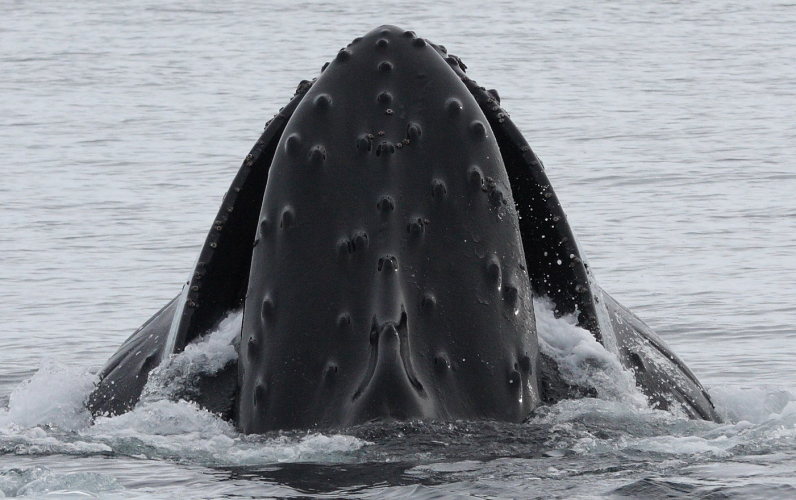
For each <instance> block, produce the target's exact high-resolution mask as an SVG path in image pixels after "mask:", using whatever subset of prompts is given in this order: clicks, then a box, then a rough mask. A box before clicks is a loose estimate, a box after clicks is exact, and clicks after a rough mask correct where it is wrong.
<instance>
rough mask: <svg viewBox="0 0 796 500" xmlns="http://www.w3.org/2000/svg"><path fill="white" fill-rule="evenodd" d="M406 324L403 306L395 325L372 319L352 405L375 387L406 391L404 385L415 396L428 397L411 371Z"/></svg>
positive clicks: (412, 370) (390, 322) (392, 322)
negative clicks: (366, 355)
mask: <svg viewBox="0 0 796 500" xmlns="http://www.w3.org/2000/svg"><path fill="white" fill-rule="evenodd" d="M407 323H408V317H407V314H406V308H404V306H401V318H400V320H399V321H398V323H397V324H396V323H395V322H394V321H387V322H384V323H379V321H378V319H377V318H376V316H375V315H374V316H373V321H372V322H371V327H370V358H369V359H368V367H367V370H366V371H365V376H364V377H363V378H362V382H361V383H360V385H359V387H358V388H357V390H356V392H354V395H353V397H352V398H351V401H357V400H358V399H359V398H360V397H361V396H362V395H363V394H364V393H365V391H366V390H367V389H368V388H369V387H371V386H373V385H374V384H387V385H392V386H396V388H400V387H401V386H404V387H405V386H406V382H408V385H409V386H411V387H412V388H413V389H414V392H415V393H416V394H417V395H419V396H421V397H422V398H426V397H427V396H426V391H425V389H424V388H423V384H421V383H420V381H419V380H418V379H417V376H416V375H415V371H414V368H413V367H412V359H411V352H410V349H409V335H408V328H407Z"/></svg>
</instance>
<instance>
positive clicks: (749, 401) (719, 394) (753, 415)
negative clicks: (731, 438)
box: [710, 385, 796, 424]
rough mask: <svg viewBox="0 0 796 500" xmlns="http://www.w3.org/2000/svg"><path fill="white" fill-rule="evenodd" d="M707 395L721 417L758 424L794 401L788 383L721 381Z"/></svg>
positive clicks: (794, 397)
mask: <svg viewBox="0 0 796 500" xmlns="http://www.w3.org/2000/svg"><path fill="white" fill-rule="evenodd" d="M710 398H711V399H712V400H713V403H714V404H715V405H716V410H717V411H718V412H719V415H721V417H722V419H724V420H725V421H727V422H737V423H740V422H741V421H747V422H751V423H754V424H759V423H762V422H765V421H766V420H769V419H771V418H772V416H775V415H779V414H781V413H783V412H784V411H785V409H786V408H788V407H789V405H792V404H793V403H794V402H796V392H795V391H794V390H793V389H792V388H788V387H776V386H757V387H743V386H732V385H724V386H718V387H712V388H711V389H710Z"/></svg>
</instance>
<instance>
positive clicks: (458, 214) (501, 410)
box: [88, 26, 720, 432]
mask: <svg viewBox="0 0 796 500" xmlns="http://www.w3.org/2000/svg"><path fill="white" fill-rule="evenodd" d="M407 44H410V45H407ZM429 49H430V50H429ZM441 60H444V61H445V63H446V64H447V65H448V67H449V70H448V71H445V69H444V68H443V66H441V65H440V61H441ZM349 63H350V64H349ZM383 63H388V64H383ZM374 65H375V68H376V71H374V70H373V68H374ZM464 70H465V66H464V64H463V63H462V62H461V61H460V60H459V59H458V58H457V57H455V56H451V55H448V54H447V52H446V51H445V49H444V47H442V46H436V45H434V44H432V43H431V42H428V41H427V40H422V39H418V38H417V37H416V36H415V35H414V33H412V32H405V31H403V30H400V29H398V28H395V27H390V26H385V27H380V28H377V29H376V30H374V31H372V32H371V33H370V34H368V35H367V36H366V37H364V38H359V39H356V40H355V41H354V43H352V44H351V45H349V47H348V48H347V49H346V50H345V51H343V52H341V53H340V54H339V55H338V57H337V59H336V60H335V62H333V63H332V64H331V65H330V66H329V67H328V68H327V70H326V72H324V73H323V75H322V77H321V78H320V79H319V80H318V83H317V85H318V86H317V87H313V83H312V82H306V81H305V82H302V83H301V84H300V85H299V88H298V90H297V92H296V95H295V96H294V98H293V99H292V100H291V101H290V102H289V103H288V104H287V105H286V106H285V107H284V108H283V109H281V110H280V112H279V113H278V114H277V115H276V116H275V117H274V119H272V120H270V121H269V123H268V124H266V129H265V131H264V132H263V134H262V136H261V137H260V139H259V140H258V141H257V143H256V144H255V146H254V148H252V150H251V152H250V153H249V155H247V157H246V159H245V160H244V162H243V165H242V166H241V168H240V171H239V172H238V174H237V175H236V177H235V179H234V180H233V182H232V185H231V186H230V189H229V190H228V191H227V194H226V196H225V198H224V202H223V203H222V205H221V207H220V208H219V212H218V215H217V216H216V218H215V219H214V221H213V224H212V226H211V228H210V231H209V232H208V236H207V239H206V241H205V244H204V245H203V247H202V249H201V251H200V255H199V258H198V259H197V263H196V265H195V266H194V267H193V268H192V270H191V273H190V278H189V281H188V283H187V284H186V286H185V287H184V289H183V293H182V294H181V295H179V296H178V297H177V298H175V299H174V300H172V301H171V302H169V303H168V304H167V305H166V306H165V307H164V308H163V309H162V310H161V311H160V312H158V313H157V314H155V315H154V316H153V317H152V318H151V319H150V320H149V321H147V322H146V323H145V324H144V325H143V326H142V327H141V328H139V329H138V330H137V331H136V333H134V334H133V335H132V336H131V337H130V338H129V339H128V340H127V341H126V342H125V343H124V344H123V345H122V346H121V347H120V349H119V351H118V352H117V353H116V354H114V356H112V357H111V359H110V360H109V361H108V362H107V363H106V365H105V367H103V369H102V370H101V371H100V374H99V379H100V380H99V382H98V384H97V387H96V389H95V391H94V392H93V393H92V394H91V395H90V397H89V401H88V407H89V409H90V410H91V411H92V413H93V414H95V415H97V414H105V415H114V414H119V413H123V412H125V411H129V410H130V409H132V408H133V407H134V406H135V404H136V403H137V402H138V400H139V397H140V394H141V392H142V389H143V387H144V385H145V383H146V381H147V377H148V374H149V372H150V371H151V370H152V368H154V367H155V366H157V365H158V364H159V363H161V362H162V361H163V360H166V359H168V357H169V356H171V355H172V354H175V353H178V352H180V351H182V350H183V349H184V347H185V345H186V344H188V343H190V342H193V341H197V340H200V339H201V338H202V336H203V335H204V334H206V333H207V332H208V331H212V329H213V328H214V327H215V326H216V325H217V324H218V323H219V322H220V321H221V320H222V319H223V318H224V317H225V316H226V315H227V314H228V313H229V312H231V311H234V310H236V309H237V308H239V307H240V305H241V304H243V303H244V300H245V303H246V313H245V319H244V326H243V331H242V334H241V338H240V339H239V340H240V342H239V344H238V345H239V354H240V359H239V362H238V363H230V364H229V365H227V366H226V367H224V369H223V370H221V371H220V372H219V373H217V374H215V375H202V376H201V378H200V379H199V380H198V381H196V386H195V390H194V391H193V392H190V393H187V394H184V395H181V396H180V397H185V398H188V399H192V400H195V401H197V402H198V403H199V404H200V405H202V406H203V407H205V408H207V409H209V410H210V411H213V412H215V413H217V414H219V415H221V416H223V417H224V418H227V419H231V420H236V421H237V422H238V424H239V426H240V427H241V429H242V430H244V431H245V432H263V431H265V430H269V429H277V428H311V427H315V428H319V427H320V428H330V427H344V426H347V425H352V424H356V423H359V422H364V421H368V420H373V419H378V418H394V419H408V418H434V419H443V420H447V419H454V418H475V419H480V418H494V419H499V420H508V421H518V420H522V418H524V417H525V416H527V415H528V413H529V412H530V411H532V409H533V407H535V406H536V404H538V402H539V400H540V399H541V401H542V402H543V403H547V404H551V403H555V402H557V401H559V400H561V399H563V398H572V397H589V396H596V395H597V394H596V392H595V391H594V390H593V389H592V388H588V387H585V388H584V387H576V386H570V385H568V384H567V383H566V381H564V380H563V379H562V378H561V376H560V374H559V372H558V368H557V366H556V364H555V361H553V360H552V359H551V358H549V357H547V356H546V355H544V354H543V353H540V352H538V351H537V347H536V333H535V329H534V325H533V323H534V319H533V315H532V311H533V309H532V307H531V300H530V296H531V294H533V295H534V296H546V297H548V298H549V299H550V300H551V301H552V303H553V304H554V306H555V309H556V313H557V315H561V316H563V315H567V314H576V315H577V319H578V324H579V325H580V326H581V327H583V328H586V329H588V330H589V331H591V333H592V334H593V335H594V337H595V338H596V339H597V340H598V341H600V342H601V343H602V344H603V346H604V347H605V348H606V350H608V351H609V352H611V353H613V354H615V355H616V356H617V357H618V359H619V361H620V362H621V363H622V365H623V366H624V367H625V368H627V369H629V370H632V371H633V372H634V374H635V377H636V382H637V384H638V386H639V387H640V388H641V389H642V391H643V392H644V393H645V394H646V395H647V397H648V398H649V400H650V403H651V404H652V406H653V407H655V408H660V409H670V408H672V407H679V408H681V409H682V410H684V411H685V413H686V414H688V415H689V416H690V417H692V418H702V419H706V420H714V421H719V420H720V418H719V416H718V414H717V413H716V410H715V408H714V407H713V404H712V402H711V401H710V397H709V395H708V393H707V391H705V389H704V388H703V387H702V385H701V384H700V383H699V381H698V380H697V379H696V377H695V376H694V374H693V373H691V371H690V370H689V369H688V367H687V366H686V365H685V363H683V361H682V360H681V359H680V358H678V357H677V356H676V355H675V354H674V352H673V351H672V350H671V349H670V348H669V347H668V346H666V344H665V343H664V342H663V341H662V340H661V339H660V338H659V337H658V336H657V335H656V334H655V333H654V332H653V331H652V330H651V329H650V328H649V327H648V326H647V325H646V324H644V323H643V321H641V320H640V319H639V318H638V317H636V316H635V315H634V314H633V313H632V312H631V311H629V310H628V309H627V308H625V307H623V306H622V305H621V304H619V303H618V302H617V301H616V300H615V299H613V297H611V296H610V295H609V294H608V293H606V292H605V291H603V290H602V289H601V288H600V287H599V286H598V285H597V283H596V280H595V279H594V277H593V276H592V274H591V272H590V270H589V267H588V264H587V263H586V259H585V257H584V256H583V254H582V252H581V250H580V248H579V246H578V244H577V242H576V240H575V237H574V233H573V231H572V229H571V228H570V226H569V223H568V221H567V217H566V214H565V213H564V211H563V208H562V207H561V205H560V203H559V201H558V198H557V196H556V194H555V192H554V190H553V187H552V185H551V184H550V181H549V179H548V177H547V175H546V173H545V171H544V167H543V165H542V163H541V161H540V160H539V158H538V157H537V156H536V155H535V154H534V152H533V151H532V149H531V148H530V146H529V145H528V143H527V142H526V141H525V138H524V137H523V136H522V133H521V132H520V131H519V130H518V129H517V127H516V126H515V125H514V124H513V122H512V121H511V119H510V117H509V115H508V113H507V112H506V111H505V110H504V109H503V108H502V107H501V105H500V97H499V96H498V93H497V91H495V90H486V89H485V88H484V87H480V86H479V85H478V84H477V83H476V82H475V81H474V80H472V79H471V78H469V77H468V76H467V75H466V74H465V71H464ZM451 74H453V77H451ZM413 76H414V78H412V77H413ZM462 84H463V85H464V86H462ZM310 89H311V91H310ZM463 89H464V91H463ZM451 97H453V98H455V99H456V100H457V101H449V98H451ZM474 103H475V105H474ZM299 106H301V109H299ZM478 108H480V113H479V112H478ZM294 111H298V112H299V113H297V115H296V119H295V121H293V119H292V117H293V113H294ZM382 112H383V114H382ZM475 122H480V124H482V125H483V127H481V126H480V125H477V124H475ZM379 132H383V135H379ZM482 136H483V137H482ZM352 148H353V149H352ZM272 165H273V166H274V172H271V167H272ZM462 169H464V172H465V173H466V177H465V178H464V179H462V177H461V173H462ZM266 182H267V188H266ZM264 194H265V199H264V200H263V195H264ZM515 204H516V210H515ZM261 206H262V214H261V213H260V207H261ZM490 217H491V219H490ZM402 228H403V230H404V231H405V233H402V231H401V230H402ZM468 231H469V232H468ZM518 235H519V236H518ZM518 238H519V241H520V242H521V244H519V243H518ZM252 249H254V251H252ZM330 252H332V255H330ZM484 283H487V284H491V287H490V286H486V287H484ZM473 295H474V296H475V299H476V301H477V306H476V305H475V303H473V300H472V299H473ZM512 308H513V309H512ZM511 312H516V313H517V314H516V315H515V316H514V317H512V316H511ZM330 325H331V326H330ZM474 356H475V357H474ZM474 359H475V360H476V361H473V360H474ZM280 366H281V368H280Z"/></svg>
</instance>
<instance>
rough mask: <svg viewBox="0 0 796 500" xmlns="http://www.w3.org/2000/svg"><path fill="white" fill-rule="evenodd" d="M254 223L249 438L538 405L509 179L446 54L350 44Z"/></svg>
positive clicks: (245, 330)
mask: <svg viewBox="0 0 796 500" xmlns="http://www.w3.org/2000/svg"><path fill="white" fill-rule="evenodd" d="M260 220H261V222H260V224H259V226H258V230H257V235H256V238H257V241H258V243H257V246H255V248H254V251H253V254H252V260H251V272H250V276H249V283H248V293H247V298H246V304H245V317H244V321H243V327H242V339H243V341H242V342H241V344H240V363H239V384H240V391H239V397H238V406H237V414H238V419H239V425H240V426H241V428H242V430H244V431H245V432H262V431H267V430H271V429H279V428H285V427H312V426H318V427H339V426H341V425H349V424H356V423H361V422H365V421H369V420H372V419H375V418H395V419H408V418H433V419H450V418H479V417H485V418H496V419H500V420H513V421H520V420H522V419H523V418H525V417H526V416H527V415H528V413H529V412H530V411H531V410H532V409H533V408H534V407H535V406H536V405H537V404H538V403H539V401H540V398H539V396H538V388H537V381H536V374H535V373H534V370H533V367H534V365H535V360H536V357H537V342H536V331H535V325H534V319H533V308H532V299H531V288H530V281H529V278H528V273H527V271H526V270H525V269H524V262H525V256H524V253H523V248H522V242H521V238H520V231H519V228H518V225H517V213H516V209H515V207H514V203H513V200H512V195H511V187H510V183H509V179H508V177H507V175H506V171H505V167H504V165H503V163H502V159H501V152H500V148H499V147H498V145H497V143H496V142H495V138H494V136H493V135H492V134H491V130H490V128H489V126H488V124H487V119H486V117H485V116H484V113H483V111H482V110H481V108H480V107H479V104H478V103H477V102H476V100H475V99H474V98H473V96H472V94H471V92H470V91H469V90H468V89H467V87H466V86H465V85H464V83H463V81H462V79H461V78H460V76H458V75H457V74H456V72H455V71H454V70H453V69H452V68H451V61H449V60H447V59H446V56H445V55H444V53H443V52H441V50H440V49H439V48H436V47H434V46H432V45H430V44H429V43H428V42H426V41H425V40H423V39H421V38H418V37H417V36H416V35H415V34H414V33H412V32H408V31H404V30H400V29H399V28H396V27H390V26H384V27H380V28H377V29H376V30H373V31H371V32H370V33H368V34H367V35H365V36H364V37H362V38H358V39H356V40H355V41H354V42H352V44H351V45H349V46H348V47H346V48H345V49H343V50H341V51H340V52H339V53H338V55H337V57H336V58H335V60H334V61H332V62H331V63H330V64H329V65H328V67H326V68H325V70H324V71H323V73H322V74H321V76H320V77H319V78H318V79H317V81H316V82H315V83H314V84H313V85H312V88H311V89H310V90H309V91H308V92H307V95H306V96H305V97H304V99H303V100H302V102H301V103H300V104H299V105H298V106H297V108H296V110H295V112H294V113H293V115H292V117H291V118H290V120H289V121H288V123H287V124H286V126H285V130H284V132H283V134H282V138H281V139H280V141H279V145H278V147H277V148H276V152H275V154H274V158H273V161H272V162H271V165H270V172H269V176H268V184H267V186H266V189H265V194H264V197H263V204H262V210H261V213H260ZM521 359H527V360H532V361H531V362H523V363H521V362H520V360H521ZM520 365H522V366H524V367H526V368H525V369H522V370H520V369H516V368H515V367H517V366H520ZM520 380H522V381H523V382H522V383H520Z"/></svg>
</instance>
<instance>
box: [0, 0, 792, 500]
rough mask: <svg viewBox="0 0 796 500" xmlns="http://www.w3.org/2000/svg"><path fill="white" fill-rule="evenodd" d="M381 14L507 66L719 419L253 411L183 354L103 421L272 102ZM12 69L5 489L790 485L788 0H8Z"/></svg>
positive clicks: (433, 492) (639, 492) (653, 492)
mask: <svg viewBox="0 0 796 500" xmlns="http://www.w3.org/2000/svg"><path fill="white" fill-rule="evenodd" d="M381 24H396V25H398V26H401V27H403V28H406V29H412V30H414V31H416V32H417V33H418V35H419V36H422V37H426V38H428V39H430V40H432V41H434V42H435V43H438V44H443V45H445V46H446V47H447V48H448V50H449V51H450V52H451V53H453V54H456V55H458V56H459V57H461V58H462V59H463V61H464V62H465V63H466V64H467V65H468V74H469V75H470V76H471V77H472V78H474V79H475V80H477V81H478V82H479V83H480V84H481V85H484V86H486V87H487V88H496V89H498V90H499V91H500V95H501V97H502V103H503V107H504V108H505V109H506V110H507V111H508V112H510V113H511V117H512V119H513V120H514V122H515V123H516V125H517V126H518V127H519V128H520V129H521V130H522V131H523V133H524V134H525V137H526V138H527V140H528V142H529V143H530V144H531V145H532V147H533V148H534V150H535V152H536V153H537V155H538V156H539V157H540V158H541V159H542V160H543V161H544V163H545V166H546V169H547V173H548V176H549V177H550V179H551V182H552V184H553V186H554V188H555V190H556V192H557V194H558V196H559V198H560V200H561V203H562V205H563V206H564V208H565V210H566V211H567V214H568V216H569V220H570V223H571V225H572V227H573V229H574V230H575V232H576V234H577V235H578V238H579V241H580V244H581V246H582V249H583V252H584V253H585V255H586V257H588V259H589V262H590V265H591V267H592V269H593V270H594V273H595V276H596V277H597V279H598V281H599V282H600V284H601V285H602V287H603V288H605V289H606V290H607V291H608V292H610V293H611V294H612V295H613V296H614V297H616V298H617V299H618V300H619V301H620V302H622V303H623V304H624V305H626V306H627V307H629V308H630V309H631V310H633V311H634V312H635V313H636V314H638V315H639V316H640V317H641V318H642V319H644V320H645V321H646V322H647V323H648V324H649V325H650V326H652V328H654V329H655V330H656V331H657V332H658V333H659V334H660V335H661V336H662V337H663V338H664V339H665V340H666V342H667V343H669V344H670V345H671V346H672V347H673V349H674V350H675V352H677V353H678V354H679V355H680V356H681V357H682V358H683V359H684V360H685V362H686V363H687V364H688V365H689V366H690V367H691V369H692V370H693V371H694V372H695V373H696V375H697V376H698V377H699V378H700V380H701V381H702V382H703V384H704V385H705V386H706V387H707V388H708V389H709V392H710V394H711V395H712V397H713V398H714V401H715V403H716V405H717V407H718V409H719V412H720V413H721V414H722V416H723V417H724V418H725V422H724V423H722V424H715V423H707V422H693V421H688V420H685V419H684V418H683V417H682V416H680V415H673V414H669V413H665V412H660V411H655V410H651V409H649V408H648V407H646V405H645V404H644V403H643V401H641V402H640V401H639V399H638V394H637V393H636V392H635V391H634V389H633V388H632V387H630V386H616V387H612V388H605V389H606V390H605V391H602V392H600V391H598V393H599V394H600V398H598V399H584V400H579V401H566V402H563V403H560V404H558V405H555V406H552V407H548V408H543V409H541V410H540V411H539V412H537V414H536V415H535V416H534V417H533V418H532V419H531V421H530V422H528V423H526V424H523V425H514V424H498V423H489V422H480V423H479V422H457V423H452V424H437V423H422V422H410V423H403V424H373V425H369V426H362V427H359V428H355V429H352V430H350V431H346V432H343V433H328V434H319V433H307V432H294V433H281V434H273V435H266V436H243V435H240V434H238V433H237V432H236V431H235V429H234V428H233V427H232V426H230V425H229V424H228V423H226V422H224V421H221V420H219V419H218V418H216V417H214V416H213V415H211V414H209V413H206V412H204V411H202V410H200V409H198V408H196V407H194V406H192V405H190V404H188V403H185V402H179V401H176V402H175V401H172V400H170V399H169V397H168V394H166V393H165V392H164V389H163V384H162V382H164V381H167V380H168V372H164V373H162V374H161V375H162V377H165V378H162V379H161V380H160V382H161V385H157V384H155V385H156V386H155V387H152V388H150V393H151V395H152V397H150V398H149V399H147V400H146V401H145V402H144V403H142V404H141V405H140V406H139V407H138V408H137V409H136V410H135V411H133V412H132V413H129V414H126V415H122V416H119V417H115V418H100V419H97V420H96V421H95V422H93V423H92V422H91V420H90V418H89V417H88V415H87V414H86V412H85V411H84V410H83V402H84V400H85V397H86V395H87V394H88V392H89V391H90V390H91V387H92V384H93V380H94V379H93V375H92V373H93V372H95V371H96V370H97V369H98V368H99V367H100V366H101V365H102V364H103V363H104V362H105V360H107V358H108V357H109V356H110V355H111V354H112V353H113V352H115V350H116V349H117V348H118V346H119V345H120V344H121V343H122V341H124V339H126V338H127V337H128V336H129V335H130V334H131V333H132V332H133V331H134V330H135V329H136V328H137V327H138V326H139V325H140V324H141V323H142V322H143V321H145V320H146V319H147V318H148V317H149V316H150V315H152V314H153V313H154V312H156V311H157V310H158V309H159V308H160V307H161V306H162V305H164V304H165V303H166V302H167V301H168V300H169V299H171V298H172V297H173V296H175V295H176V294H177V293H178V292H179V291H180V287H181V284H182V283H183V282H184V280H185V279H186V278H187V273H188V271H189V270H190V267H191V266H192V264H193V263H194V260H195V257H196V253H197V252H198V250H199V247H200V245H201V244H202V242H203V241H204V237H205V235H206V233H207V231H208V229H209V227H210V223H211V222H212V220H213V217H214V215H215V213H216V211H217V209H218V206H219V204H220V201H221V197H222V195H223V194H224V192H225V191H226V189H227V188H228V186H229V183H230V182H231V180H232V178H233V177H234V175H235V173H236V171H237V169H238V167H239V165H240V163H241V161H242V159H243V157H244V156H245V155H246V154H247V153H248V151H249V149H250V148H251V146H252V145H253V144H254V142H255V141H256V140H257V138H258V137H259V134H260V132H261V131H262V128H263V125H264V123H265V122H266V120H268V119H270V118H271V117H272V116H273V115H274V113H276V112H277V110H278V109H279V108H280V107H281V106H283V105H285V104H286V103H287V102H288V100H289V99H290V97H291V96H292V94H293V90H294V89H295V87H296V85H297V84H298V82H299V81H301V80H303V79H311V78H313V77H314V76H317V75H318V73H319V71H320V68H321V66H322V65H323V64H324V63H325V62H326V61H328V60H329V59H331V58H332V57H333V56H334V55H335V54H336V53H337V51H338V50H339V49H340V48H341V47H344V46H345V45H347V44H348V43H349V42H350V41H351V40H352V39H353V38H354V37H356V36H360V35H363V34H364V33H366V32H367V31H370V30H371V29H372V28H374V27H376V26H378V25H381ZM0 75H2V76H0V221H1V223H2V230H1V231H0V296H1V297H2V300H0V320H2V333H1V334H0V496H3V495H5V496H8V497H13V496H26V497H47V498H50V497H56V498H85V497H87V496H89V497H99V498H163V499H173V498H208V499H209V498H241V499H246V498H566V499H598V498H599V499H605V498H611V499H614V498H617V499H618V498H645V499H655V498H702V499H709V500H718V499H757V498H761V499H762V498H767V499H768V498H791V499H792V498H796V362H794V359H795V358H796V326H795V325H796V306H794V301H796V127H795V126H794V119H795V118H794V117H796V4H794V3H793V2H787V1H784V0H783V1H774V0H755V1H751V0H749V1H745V2H729V1H724V0H703V1H695V2H676V1H672V2H635V1H621V0H620V1H612V2H576V1H571V0H560V1H557V2H523V1H519V0H511V1H501V0H495V1H492V2H487V3H484V2H475V1H472V2H471V1H459V2H446V1H438V2H434V3H433V5H418V4H414V3H411V2H397V3H391V4H385V3H379V2H358V1H349V2H345V3H343V2H339V3H322V2H312V1H289V2H288V1H284V2H283V1H270V2H263V3H257V2H239V1H223V2H221V1H204V2H164V1H161V0H158V1H144V0H130V1H126V2H88V1H85V0H76V1H72V2H54V1H42V2H28V1H13V0H3V1H2V2H0ZM537 314H538V315H539V316H540V318H545V317H546V316H545V315H546V314H547V313H546V310H545V309H544V304H543V303H542V302H540V303H539V304H537ZM547 320H549V321H547V324H548V327H549V328H551V329H552V331H553V332H555V331H558V330H556V329H560V330H561V331H564V330H566V328H567V327H568V326H567V324H565V323H566V321H565V320H566V319H562V320H559V321H558V322H556V321H555V320H553V319H552V318H547ZM236 321H239V318H237V319H236V317H234V316H233V317H230V318H229V320H228V321H227V322H226V323H224V325H222V327H220V329H219V331H218V332H216V333H214V334H213V338H214V339H216V340H217V341H219V342H223V341H224V339H228V338H229V337H230V335H234V328H235V324H236V323H235V322H236ZM569 327H570V328H571V325H569ZM206 347H207V346H206ZM208 349H209V347H208ZM186 355H196V357H195V358H191V359H189V360H187V361H193V362H195V363H203V362H210V361H212V357H213V355H214V354H213V352H211V351H210V350H206V352H199V353H198V354H197V353H193V354H191V353H187V354H186ZM621 375H622V374H618V375H617V380H618V379H621V378H622V377H621ZM155 382H157V381H155ZM166 392H167V391H166Z"/></svg>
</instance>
